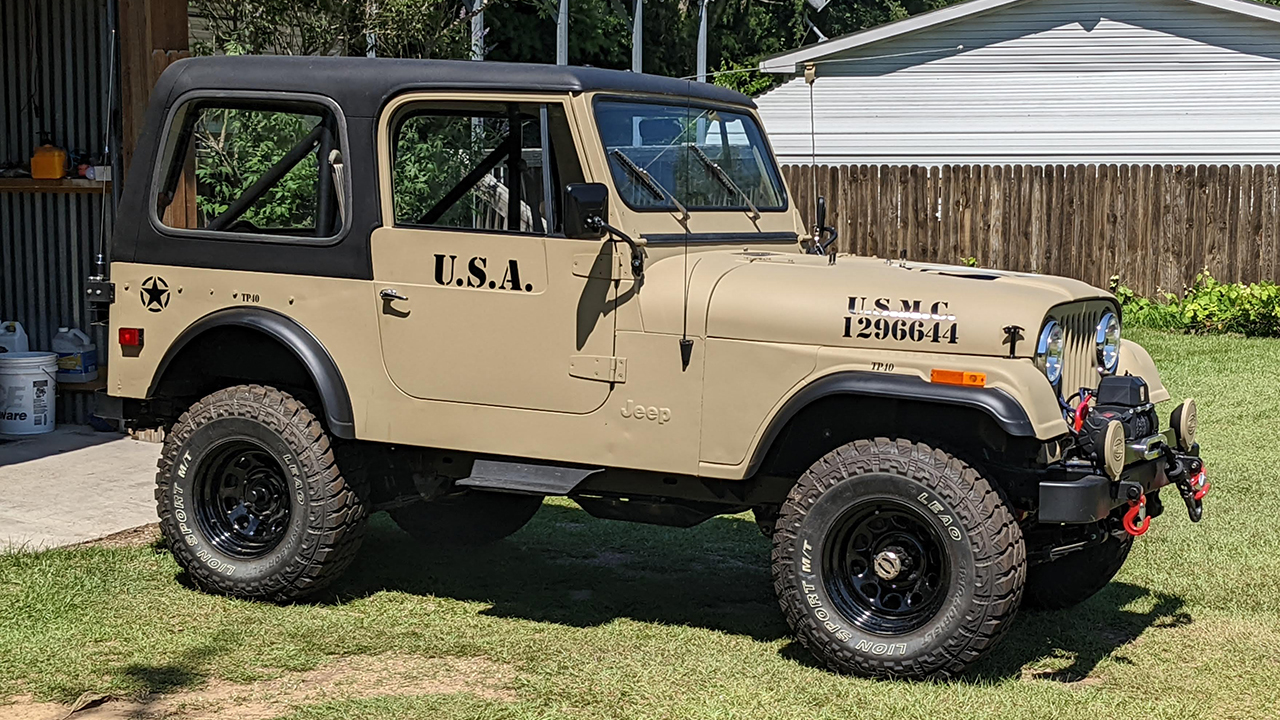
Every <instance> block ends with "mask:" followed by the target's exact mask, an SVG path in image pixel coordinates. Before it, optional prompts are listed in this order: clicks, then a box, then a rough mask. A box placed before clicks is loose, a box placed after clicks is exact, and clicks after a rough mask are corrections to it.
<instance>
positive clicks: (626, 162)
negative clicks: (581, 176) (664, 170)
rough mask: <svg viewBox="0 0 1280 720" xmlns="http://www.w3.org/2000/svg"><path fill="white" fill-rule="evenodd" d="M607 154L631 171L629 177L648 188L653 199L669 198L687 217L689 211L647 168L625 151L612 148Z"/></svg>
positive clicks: (681, 213)
mask: <svg viewBox="0 0 1280 720" xmlns="http://www.w3.org/2000/svg"><path fill="white" fill-rule="evenodd" d="M609 154H610V155H613V156H614V157H616V158H617V159H618V162H619V163H621V164H622V167H623V168H625V169H626V171H627V172H629V173H631V177H633V178H635V179H636V182H637V183H639V184H640V186H641V187H643V188H644V189H645V190H648V191H649V194H651V195H653V198H654V199H655V200H670V201H671V204H672V205H675V206H676V209H677V210H679V211H680V215H681V216H683V217H686V218H687V217H689V211H688V210H686V209H685V208H684V205H683V204H681V203H680V201H679V200H677V199H676V196H675V195H672V194H671V191H670V190H667V189H666V188H665V187H663V186H662V183H660V182H658V181H657V180H656V179H654V177H653V176H652V175H650V174H649V172H648V171H647V170H645V169H644V168H642V167H640V166H639V165H637V164H636V163H635V161H634V160H632V159H631V158H629V157H627V154H626V153H624V152H622V151H621V150H619V149H617V148H614V149H613V150H612V151H610V153H609Z"/></svg>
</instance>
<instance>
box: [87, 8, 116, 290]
mask: <svg viewBox="0 0 1280 720" xmlns="http://www.w3.org/2000/svg"><path fill="white" fill-rule="evenodd" d="M113 17H114V16H113ZM116 37H117V36H116V28H115V27H112V28H111V36H110V39H109V40H108V42H110V44H111V46H110V48H109V49H108V50H107V52H108V54H109V55H110V59H109V60H108V61H107V104H106V105H107V112H106V113H105V115H106V116H107V119H106V123H105V125H106V127H104V128H103V129H102V152H103V154H104V156H105V155H107V154H111V155H114V153H117V152H120V148H113V147H111V118H112V116H113V115H114V113H113V112H112V109H113V108H114V107H115V84H116V47H117V43H116ZM112 165H113V167H114V165H115V164H114V163H113V164H112ZM120 180H121V178H118V177H115V175H114V174H112V177H111V188H112V195H115V189H116V188H117V187H118V186H119V185H120ZM99 204H100V208H99V210H98V242H97V245H98V248H97V252H95V253H94V254H93V277H94V278H97V279H99V280H102V279H104V278H106V276H107V256H106V243H107V184H106V183H103V184H102V200H101V202H100V203H99Z"/></svg>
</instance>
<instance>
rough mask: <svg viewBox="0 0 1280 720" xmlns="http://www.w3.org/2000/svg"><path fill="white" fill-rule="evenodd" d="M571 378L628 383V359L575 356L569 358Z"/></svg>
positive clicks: (602, 356)
mask: <svg viewBox="0 0 1280 720" xmlns="http://www.w3.org/2000/svg"><path fill="white" fill-rule="evenodd" d="M569 376H570V377H576V378H582V379H583V380H599V381H600V382H610V383H624V382H626V381H627V359H626V358H622V357H611V356H607V355H573V356H571V357H570V358H569Z"/></svg>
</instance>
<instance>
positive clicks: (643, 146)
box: [595, 100, 787, 213]
mask: <svg viewBox="0 0 1280 720" xmlns="http://www.w3.org/2000/svg"><path fill="white" fill-rule="evenodd" d="M595 110H596V124H597V125H598V126H599V128H600V137H601V138H603V140H604V150H605V155H606V156H608V158H609V169H610V170H611V171H612V172H613V182H614V185H616V186H617V188H618V193H619V194H620V195H621V196H622V199H623V201H624V202H626V203H627V205H628V206H629V207H631V208H633V209H636V210H671V211H683V210H684V209H686V208H687V209H689V210H743V211H748V212H753V213H754V212H756V211H757V210H784V209H786V206H787V202H786V193H785V192H784V191H783V189H782V181H781V179H779V176H778V168H777V166H776V165H775V164H774V162H773V157H772V156H771V155H770V154H769V149H768V147H767V146H766V145H765V143H764V136H763V134H762V133H761V132H760V126H759V125H757V124H756V121H755V119H754V118H752V117H751V116H750V115H747V114H745V113H738V112H732V111H729V110H722V109H713V108H700V107H696V106H693V107H691V106H686V105H663V104H660V103H649V102H640V101H631V100H598V101H596V104H595Z"/></svg>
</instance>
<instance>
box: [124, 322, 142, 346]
mask: <svg viewBox="0 0 1280 720" xmlns="http://www.w3.org/2000/svg"><path fill="white" fill-rule="evenodd" d="M120 347H142V328H126V327H122V328H120Z"/></svg>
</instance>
